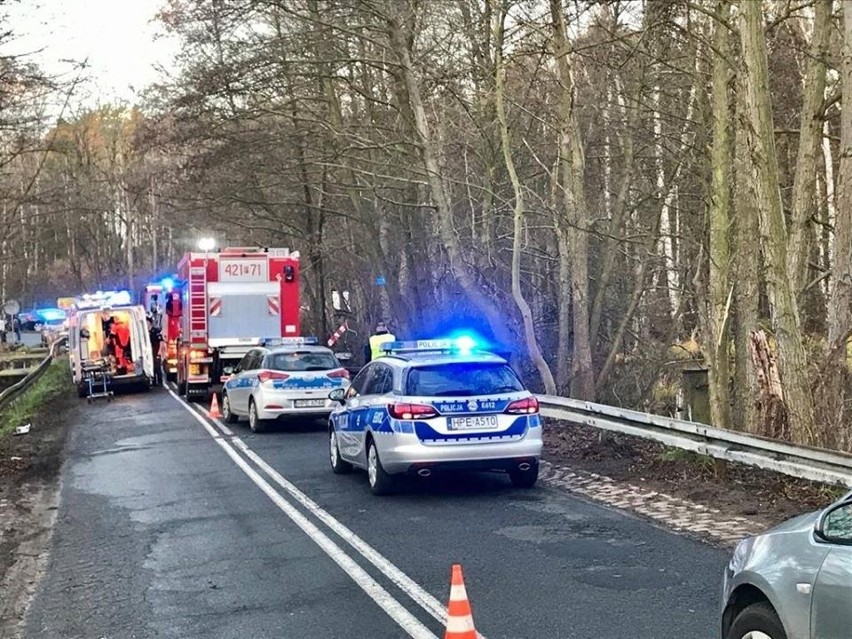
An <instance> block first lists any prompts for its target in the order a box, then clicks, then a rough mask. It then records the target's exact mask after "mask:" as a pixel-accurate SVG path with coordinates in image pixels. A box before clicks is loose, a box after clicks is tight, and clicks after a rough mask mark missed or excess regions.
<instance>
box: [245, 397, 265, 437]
mask: <svg viewBox="0 0 852 639" xmlns="http://www.w3.org/2000/svg"><path fill="white" fill-rule="evenodd" d="M248 409H249V411H248V412H249V428H251V432H253V433H262V432H264V431H266V426H267V421H268V420H265V419H261V418H260V417H259V416H258V414H257V404H255V403H254V399H250V400H249V406H248Z"/></svg>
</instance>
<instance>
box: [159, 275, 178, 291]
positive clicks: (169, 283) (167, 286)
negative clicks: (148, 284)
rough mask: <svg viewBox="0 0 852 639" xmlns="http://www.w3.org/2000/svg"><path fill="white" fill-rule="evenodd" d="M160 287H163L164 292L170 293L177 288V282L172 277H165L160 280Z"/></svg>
mask: <svg viewBox="0 0 852 639" xmlns="http://www.w3.org/2000/svg"><path fill="white" fill-rule="evenodd" d="M160 286H162V287H163V290H164V291H166V292H167V293H168V292H169V291H171V290H172V289H173V288H174V287H175V281H174V280H173V279H172V278H170V277H164V278H163V279H162V280H160Z"/></svg>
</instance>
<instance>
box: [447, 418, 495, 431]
mask: <svg viewBox="0 0 852 639" xmlns="http://www.w3.org/2000/svg"><path fill="white" fill-rule="evenodd" d="M449 428H450V430H486V429H489V428H497V415H471V416H470V417H451V418H450V423H449Z"/></svg>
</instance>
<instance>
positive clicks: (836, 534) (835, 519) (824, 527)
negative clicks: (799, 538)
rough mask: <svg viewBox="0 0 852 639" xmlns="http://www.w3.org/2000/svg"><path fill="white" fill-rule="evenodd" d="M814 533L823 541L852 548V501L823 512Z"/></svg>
mask: <svg viewBox="0 0 852 639" xmlns="http://www.w3.org/2000/svg"><path fill="white" fill-rule="evenodd" d="M814 533H815V534H816V536H817V537H818V538H820V539H821V540H823V541H827V542H829V543H832V544H842V545H846V546H852V501H845V502H840V503H839V504H834V505H833V506H830V507H829V508H827V509H826V510H825V511H823V513H822V515H820V518H819V520H818V521H817V525H816V528H815V529H814Z"/></svg>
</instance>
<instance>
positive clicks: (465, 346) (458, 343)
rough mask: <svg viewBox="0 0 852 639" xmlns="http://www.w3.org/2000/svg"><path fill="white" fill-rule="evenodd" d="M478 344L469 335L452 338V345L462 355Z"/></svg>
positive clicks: (467, 353)
mask: <svg viewBox="0 0 852 639" xmlns="http://www.w3.org/2000/svg"><path fill="white" fill-rule="evenodd" d="M478 345H479V344H478V343H477V341H476V340H475V339H474V338H473V337H471V336H470V335H460V336H459V337H457V338H455V339H454V340H453V346H455V348H456V350H458V352H459V353H462V354H463V355H469V354H470V353H471V352H472V351H473V350H474V349H475V348H476V347H477V346H478Z"/></svg>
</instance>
